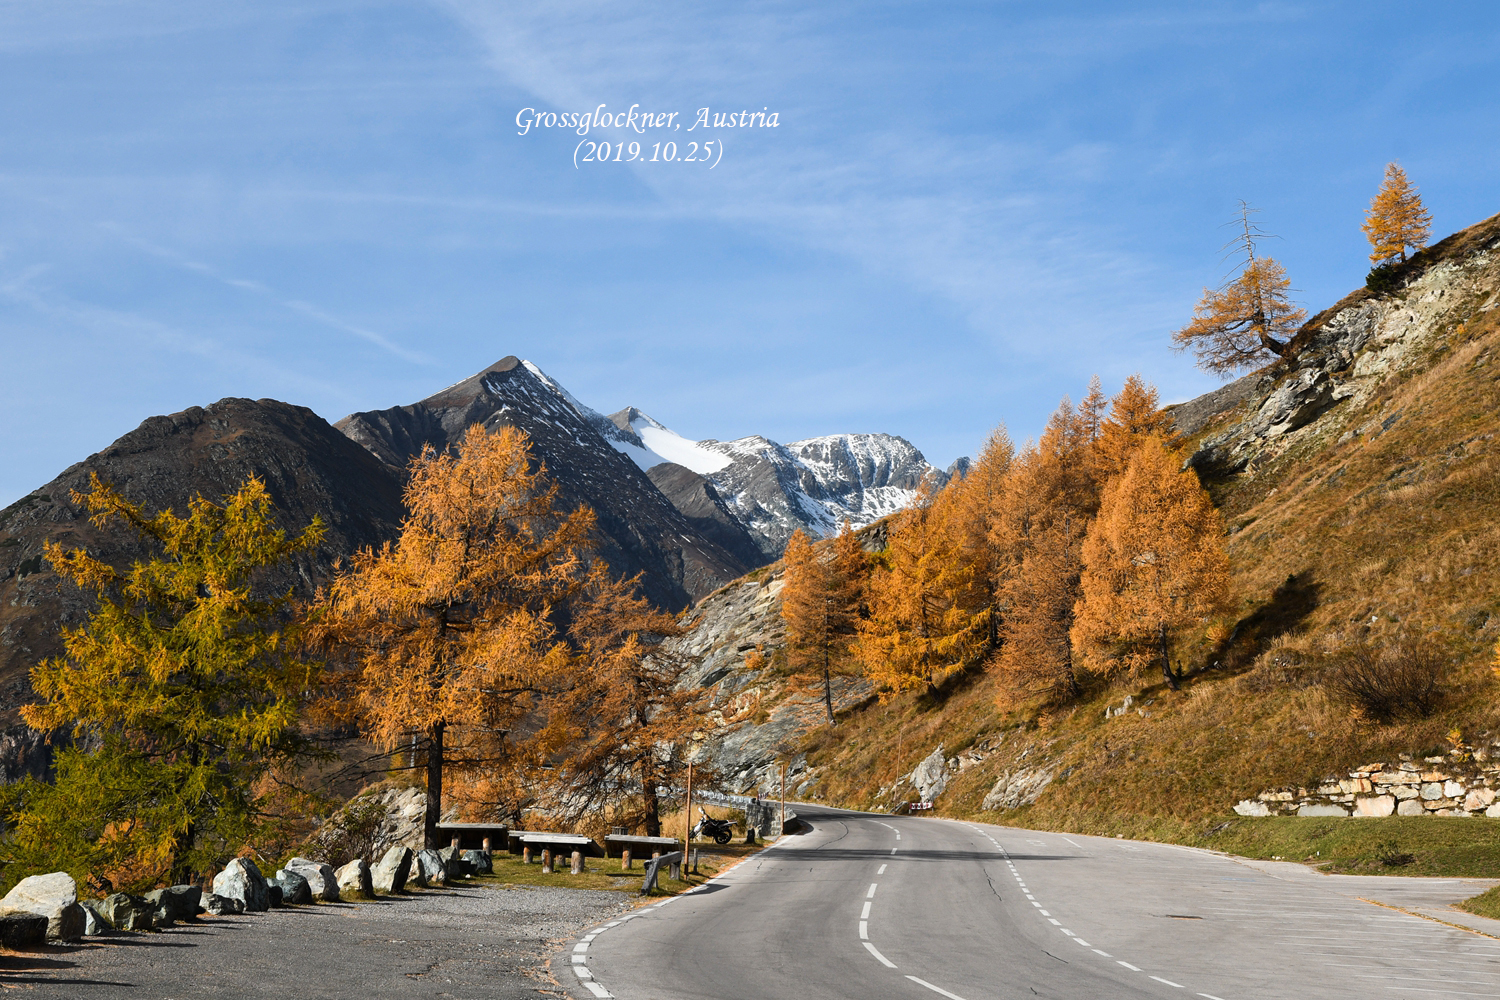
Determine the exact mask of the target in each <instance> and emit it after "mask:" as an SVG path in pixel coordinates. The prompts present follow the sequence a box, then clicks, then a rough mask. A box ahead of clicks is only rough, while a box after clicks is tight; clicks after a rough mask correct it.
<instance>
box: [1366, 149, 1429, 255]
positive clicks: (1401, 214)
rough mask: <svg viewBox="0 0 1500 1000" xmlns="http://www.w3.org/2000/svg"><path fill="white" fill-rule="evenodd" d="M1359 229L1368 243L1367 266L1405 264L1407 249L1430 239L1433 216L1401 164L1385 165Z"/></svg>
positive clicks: (1417, 248) (1421, 245) (1415, 247)
mask: <svg viewBox="0 0 1500 1000" xmlns="http://www.w3.org/2000/svg"><path fill="white" fill-rule="evenodd" d="M1360 228H1362V229H1363V230H1364V231H1365V236H1366V238H1368V239H1369V241H1370V263H1371V264H1373V265H1375V266H1376V267H1379V266H1380V265H1382V264H1391V263H1397V262H1401V261H1405V260H1406V251H1407V248H1408V247H1409V248H1411V249H1412V250H1413V251H1416V250H1420V249H1422V248H1423V247H1425V246H1426V245H1427V241H1428V240H1429V239H1431V237H1432V216H1431V215H1429V214H1428V213H1427V210H1426V209H1425V208H1424V207H1423V206H1422V196H1421V195H1419V194H1417V188H1416V185H1415V184H1413V183H1412V182H1411V181H1410V180H1408V179H1407V177H1406V171H1404V170H1402V169H1401V167H1400V165H1398V164H1396V163H1394V162H1392V163H1387V164H1386V165H1385V181H1384V182H1383V183H1382V184H1381V185H1380V192H1379V193H1378V194H1376V195H1375V197H1374V198H1373V199H1372V200H1371V201H1370V208H1369V211H1367V212H1366V213H1365V221H1364V225H1363V226H1361V227H1360Z"/></svg>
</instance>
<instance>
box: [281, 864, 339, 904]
mask: <svg viewBox="0 0 1500 1000" xmlns="http://www.w3.org/2000/svg"><path fill="white" fill-rule="evenodd" d="M286 870H287V871H289V872H296V873H297V874H298V875H301V876H302V877H303V878H305V879H307V888H308V889H310V890H311V891H312V895H313V899H321V900H323V901H324V902H325V903H337V902H338V901H339V878H338V876H337V875H336V874H334V871H333V866H332V865H325V864H324V863H323V862H321V861H311V860H309V859H307V858H293V859H292V860H290V861H288V862H287V863H286Z"/></svg>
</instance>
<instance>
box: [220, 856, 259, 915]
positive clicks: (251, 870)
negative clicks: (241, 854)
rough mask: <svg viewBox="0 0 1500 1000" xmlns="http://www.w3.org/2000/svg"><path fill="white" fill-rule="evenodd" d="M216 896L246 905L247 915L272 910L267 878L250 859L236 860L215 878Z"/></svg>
mask: <svg viewBox="0 0 1500 1000" xmlns="http://www.w3.org/2000/svg"><path fill="white" fill-rule="evenodd" d="M214 895H216V896H228V897H229V898H231V899H238V900H239V901H240V902H241V903H244V904H245V912H246V913H259V912H261V911H262V910H269V909H270V908H271V891H270V889H269V887H268V886H267V885H266V877H265V876H264V875H262V874H261V873H260V869H259V868H257V867H255V862H254V861H251V860H250V859H249V858H235V859H234V860H233V861H231V862H229V864H227V865H225V866H224V870H223V871H221V872H219V874H217V875H215V876H214Z"/></svg>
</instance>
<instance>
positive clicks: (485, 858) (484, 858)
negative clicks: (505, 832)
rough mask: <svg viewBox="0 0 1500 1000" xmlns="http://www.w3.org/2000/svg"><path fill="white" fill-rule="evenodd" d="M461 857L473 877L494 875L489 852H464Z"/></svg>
mask: <svg viewBox="0 0 1500 1000" xmlns="http://www.w3.org/2000/svg"><path fill="white" fill-rule="evenodd" d="M463 857H464V860H465V861H467V862H468V863H469V867H470V868H472V869H473V871H474V874H475V875H493V874H495V861H494V858H493V856H492V855H491V854H490V852H489V851H464V855H463Z"/></svg>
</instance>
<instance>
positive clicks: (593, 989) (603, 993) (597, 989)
mask: <svg viewBox="0 0 1500 1000" xmlns="http://www.w3.org/2000/svg"><path fill="white" fill-rule="evenodd" d="M583 985H585V986H587V987H588V988H589V992H590V993H592V994H594V996H596V997H613V996H614V994H613V993H611V992H610V991H609V990H607V989H605V988H604V987H603V986H600V985H599V984H598V983H596V982H594V981H593V980H584V983H583Z"/></svg>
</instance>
